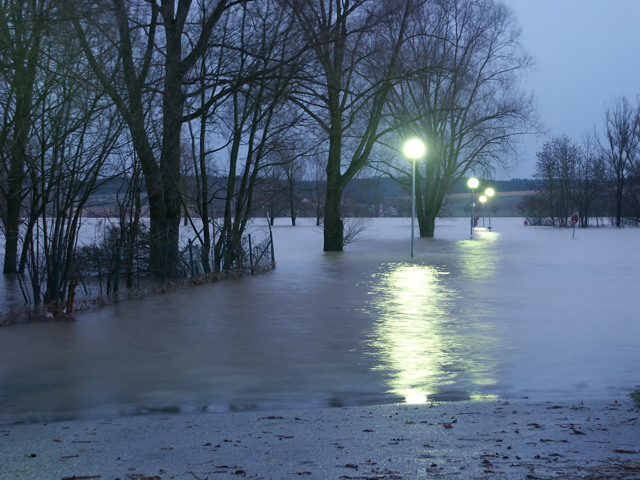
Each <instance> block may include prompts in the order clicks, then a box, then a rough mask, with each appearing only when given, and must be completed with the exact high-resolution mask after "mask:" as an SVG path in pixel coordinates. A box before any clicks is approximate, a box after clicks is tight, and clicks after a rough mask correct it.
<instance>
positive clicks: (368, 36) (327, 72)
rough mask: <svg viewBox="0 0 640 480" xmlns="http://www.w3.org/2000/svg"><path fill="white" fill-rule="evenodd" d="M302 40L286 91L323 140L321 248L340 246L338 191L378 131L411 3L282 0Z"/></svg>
mask: <svg viewBox="0 0 640 480" xmlns="http://www.w3.org/2000/svg"><path fill="white" fill-rule="evenodd" d="M282 1H283V4H284V5H285V6H286V7H288V8H290V9H291V10H292V11H293V14H294V15H295V17H296V19H297V22H298V25H299V28H300V30H301V32H302V33H301V38H302V39H303V43H305V44H308V45H309V46H310V55H309V59H308V62H307V71H306V72H305V74H306V81H305V82H304V83H303V84H302V85H301V86H300V88H299V89H298V91H297V92H295V94H294V95H293V98H294V100H295V101H296V103H297V104H298V105H299V106H300V108H302V109H303V110H304V111H305V112H306V113H307V114H308V115H309V117H310V118H312V119H313V120H314V122H316V124H317V125H319V127H320V129H321V132H322V135H323V137H324V140H325V141H326V142H327V143H328V155H327V160H326V176H327V177H326V193H325V198H324V250H325V251H342V250H343V246H344V224H343V221H342V218H341V203H342V194H343V192H344V189H345V187H346V186H347V184H348V183H349V181H350V180H351V179H352V178H353V177H354V176H355V175H356V173H358V171H360V169H362V168H363V166H364V165H365V164H366V163H367V161H368V159H369V154H370V153H371V149H372V148H373V146H374V144H375V143H376V141H377V140H378V139H379V138H380V136H381V135H382V134H383V132H381V131H380V125H381V120H382V112H383V108H384V105H385V103H386V101H387V97H388V94H389V91H390V89H391V87H392V85H393V82H394V81H395V78H396V77H395V76H396V73H397V72H396V70H397V64H398V61H399V57H398V55H399V52H400V49H401V45H402V43H403V41H404V39H405V27H406V24H407V21H408V18H409V16H410V13H411V11H412V5H413V2H412V1H410V0H405V1H389V2H378V1H373V0H321V1H315V0H282Z"/></svg>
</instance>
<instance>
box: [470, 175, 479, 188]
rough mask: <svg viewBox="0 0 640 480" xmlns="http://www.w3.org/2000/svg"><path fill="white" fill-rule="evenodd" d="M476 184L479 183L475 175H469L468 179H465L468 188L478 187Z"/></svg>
mask: <svg viewBox="0 0 640 480" xmlns="http://www.w3.org/2000/svg"><path fill="white" fill-rule="evenodd" d="M478 185H480V182H479V181H478V179H477V178H475V177H471V178H470V179H469V180H467V187H469V188H478Z"/></svg>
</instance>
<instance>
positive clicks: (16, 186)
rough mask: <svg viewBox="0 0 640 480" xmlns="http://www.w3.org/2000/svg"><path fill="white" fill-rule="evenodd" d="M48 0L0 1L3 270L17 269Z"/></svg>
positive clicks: (0, 152) (0, 140)
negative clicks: (37, 79) (37, 80)
mask: <svg viewBox="0 0 640 480" xmlns="http://www.w3.org/2000/svg"><path fill="white" fill-rule="evenodd" d="M51 11H52V2H51V1H49V0H37V1H24V0H22V1H20V0H4V1H2V2H1V3H0V18H1V20H0V50H1V51H2V55H3V61H2V63H1V64H0V68H1V70H2V72H1V74H2V82H3V86H4V89H3V92H2V100H1V102H2V116H3V119H2V120H3V122H2V127H1V128H2V130H1V131H0V155H1V157H0V158H1V162H2V163H1V164H2V177H1V181H0V193H1V194H2V197H3V202H2V203H3V209H2V222H3V226H4V232H5V255H4V266H3V271H4V273H15V272H16V271H17V269H18V250H19V237H20V217H21V214H22V211H21V210H22V207H23V200H24V198H25V195H26V194H27V192H28V189H27V188H26V185H25V178H26V167H27V164H28V162H29V141H30V138H31V135H32V129H33V123H34V118H33V115H34V108H35V107H36V104H37V103H38V102H40V101H41V100H42V98H41V96H40V95H39V94H38V87H37V82H36V78H37V77H38V75H39V72H40V62H41V57H42V55H43V52H42V43H43V39H44V38H45V36H46V35H47V29H48V28H49V27H50V25H51V19H50V17H51V15H52V13H51Z"/></svg>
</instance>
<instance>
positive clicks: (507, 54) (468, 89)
mask: <svg viewBox="0 0 640 480" xmlns="http://www.w3.org/2000/svg"><path fill="white" fill-rule="evenodd" d="M412 20H413V23H412V25H411V31H412V33H413V35H411V40H410V41H409V42H407V43H406V44H405V46H404V51H403V59H404V61H403V63H402V64H403V65H406V66H408V67H406V68H405V76H406V80H405V81H403V82H401V83H399V84H398V85H397V86H396V87H395V88H394V89H393V93H392V97H391V98H392V101H391V102H389V111H390V113H391V115H392V116H393V119H394V120H393V121H394V122H395V124H396V125H397V127H398V131H397V133H394V134H393V135H391V136H390V138H389V139H388V140H387V141H388V143H389V144H390V146H392V148H393V149H394V150H396V151H398V150H400V148H401V145H400V144H401V143H402V142H403V140H404V139H406V138H408V137H409V136H414V135H415V136H419V137H421V138H423V139H424V141H425V143H426V144H427V155H426V158H423V159H420V160H418V164H417V165H416V166H417V168H416V204H417V217H418V222H419V226H420V236H426V237H432V236H433V235H434V230H435V219H436V217H437V216H438V213H439V212H440V209H441V208H442V206H443V203H444V201H445V198H446V194H447V193H448V192H449V191H450V189H451V188H452V187H453V185H455V184H456V183H457V182H458V181H459V180H460V179H461V178H462V177H464V176H466V175H469V174H470V173H474V174H483V175H484V176H490V173H491V172H492V171H493V170H494V169H495V168H496V167H498V166H499V165H501V164H503V163H504V162H505V156H504V153H505V152H507V151H509V150H510V149H511V148H512V146H513V145H512V143H513V141H514V139H515V137H517V136H518V135H522V134H525V133H530V132H531V126H530V120H531V113H532V109H531V100H530V98H528V97H527V96H525V95H523V94H522V93H521V92H520V91H519V87H518V86H519V82H518V80H519V75H520V74H521V73H522V72H524V71H525V70H526V69H527V68H528V67H529V66H530V64H531V60H530V58H529V56H528V55H527V54H526V53H524V52H523V51H522V49H521V48H520V45H519V43H518V42H519V30H518V28H517V25H516V23H515V19H514V17H513V14H512V13H511V11H510V10H509V9H508V8H507V7H505V6H504V5H503V4H501V3H499V2H496V1H494V0H447V1H440V2H425V3H424V4H423V6H422V8H421V9H420V10H419V12H417V13H416V15H414V16H413V17H412ZM407 164H408V162H407V161H406V159H405V160H403V161H402V164H401V166H398V165H397V164H396V167H395V168H397V169H399V170H400V172H401V173H402V174H403V176H404V178H406V177H407V176H409V175H410V174H407V167H406V165H407Z"/></svg>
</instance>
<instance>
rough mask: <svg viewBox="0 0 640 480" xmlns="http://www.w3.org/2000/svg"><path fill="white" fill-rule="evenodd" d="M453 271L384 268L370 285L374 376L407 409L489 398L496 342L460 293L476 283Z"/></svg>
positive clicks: (398, 266)
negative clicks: (380, 377)
mask: <svg viewBox="0 0 640 480" xmlns="http://www.w3.org/2000/svg"><path fill="white" fill-rule="evenodd" d="M467 242H468V243H475V242H469V241H467ZM463 263H465V262H464V261H463ZM453 268H455V269H456V271H455V272H454V273H455V275H454V274H452V273H450V272H448V271H447V270H445V269H444V268H443V267H436V266H431V265H416V264H387V265H385V266H383V271H382V272H380V273H378V274H376V278H375V279H374V281H372V290H371V291H370V294H371V302H370V306H371V309H372V313H373V314H374V318H376V319H377V321H376V324H375V326H374V330H373V332H372V334H371V337H370V340H369V342H368V343H369V346H370V347H371V350H372V353H373V354H374V355H375V356H376V359H377V361H376V362H375V364H376V366H375V367H374V371H377V372H379V373H382V374H383V375H384V377H385V382H386V383H387V387H388V390H387V392H388V393H390V394H392V395H394V396H396V397H399V398H400V399H403V400H404V401H405V402H406V403H410V404H418V403H426V402H427V401H429V399H440V400H469V399H482V398H484V399H487V398H493V395H492V394H491V393H490V392H488V391H487V390H490V388H491V385H493V384H495V372H496V369H497V366H496V360H495V358H494V354H495V351H496V348H497V343H499V341H498V339H496V338H495V336H494V333H495V332H492V331H491V328H490V327H488V325H487V324H486V323H485V322H484V321H483V315H485V314H486V313H487V312H486V311H482V312H480V313H476V312H475V306H473V305H470V304H469V302H468V301H467V299H466V292H463V290H461V289H459V288H458V287H459V286H460V283H459V282H461V281H462V283H465V284H466V283H468V282H469V281H470V282H471V283H474V282H475V281H476V279H474V278H470V277H466V275H465V273H464V268H459V266H458V267H453ZM489 275H491V273H489ZM465 277H466V278H465ZM485 279H486V277H485ZM481 310H482V309H481Z"/></svg>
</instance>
